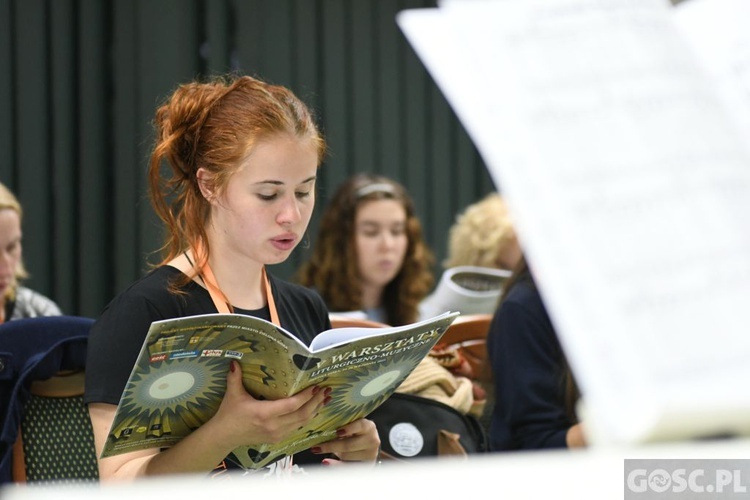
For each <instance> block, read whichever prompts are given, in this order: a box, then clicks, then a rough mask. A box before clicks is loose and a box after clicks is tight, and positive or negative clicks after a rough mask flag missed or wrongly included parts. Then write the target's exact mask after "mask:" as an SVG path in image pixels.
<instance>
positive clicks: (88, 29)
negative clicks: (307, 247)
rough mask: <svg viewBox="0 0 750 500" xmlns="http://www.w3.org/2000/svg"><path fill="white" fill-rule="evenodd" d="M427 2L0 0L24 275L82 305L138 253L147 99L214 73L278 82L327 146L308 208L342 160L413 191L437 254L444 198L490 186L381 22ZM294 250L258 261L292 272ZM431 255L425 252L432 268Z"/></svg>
mask: <svg viewBox="0 0 750 500" xmlns="http://www.w3.org/2000/svg"><path fill="white" fill-rule="evenodd" d="M434 4H435V3H434V0H433V1H428V0H357V1H352V0H0V150H1V151H3V154H2V155H0V181H2V182H3V183H5V184H6V185H8V186H9V187H10V188H11V189H13V190H14V191H15V192H16V194H17V195H18V196H19V198H20V199H21V202H22V204H23V205H24V209H25V220H24V227H23V229H24V255H25V260H26V264H27V267H28V268H29V269H30V271H31V273H32V279H31V280H30V281H29V282H28V284H29V286H31V287H32V288H35V289H37V290H39V291H41V292H43V293H46V294H48V295H50V296H51V297H52V298H54V299H55V300H56V301H57V302H58V303H59V304H60V305H61V306H62V307H63V309H64V310H65V312H67V313H70V314H82V315H89V316H96V315H98V314H99V312H100V311H101V309H102V308H103V307H104V306H105V305H106V303H107V302H108V301H109V300H110V299H111V297H112V296H114V294H115V293H117V292H118V291H119V290H121V289H122V288H124V287H125V286H127V285H128V284H129V283H130V282H131V281H133V280H134V279H136V278H138V277H139V276H140V275H142V273H143V272H144V271H145V270H146V269H147V262H149V260H151V261H153V260H154V256H153V252H154V251H155V250H156V249H157V248H158V247H159V245H160V243H161V229H160V227H159V225H158V223H157V220H156V219H155V217H154V215H153V213H152V211H151V207H150V206H149V203H148V200H147V197H146V188H145V171H146V159H147V156H148V153H149V150H150V145H151V141H152V136H151V126H150V120H151V118H152V116H153V112H154V110H155V107H156V105H157V104H158V103H159V102H160V101H161V100H162V99H163V98H164V97H165V96H166V95H167V94H168V93H169V92H170V91H171V89H173V88H174V87H175V86H176V85H177V84H179V83H182V82H185V81H188V80H190V79H192V78H195V77H201V76H205V75H210V74H216V73H223V72H226V71H239V72H242V73H245V74H250V75H254V76H258V77H261V78H263V79H266V80H269V81H272V82H274V83H279V84H282V85H286V86H289V87H290V88H292V89H293V90H294V91H295V92H296V93H297V94H298V95H300V96H301V97H302V98H303V99H304V100H305V101H306V102H307V103H308V104H309V105H310V106H311V107H312V108H313V109H314V110H315V111H316V114H317V116H318V119H319V122H320V124H321V126H322V128H323V130H324V133H325V134H326V137H327V139H328V142H329V145H330V149H331V154H330V156H329V158H328V159H327V160H326V162H325V165H324V166H323V167H322V169H321V182H320V189H319V198H318V200H319V201H318V208H317V209H316V216H314V218H313V222H312V225H311V229H310V234H311V236H312V237H314V234H315V230H316V228H317V213H319V212H320V209H321V208H322V205H323V204H325V203H326V201H327V196H329V195H330V193H331V192H332V191H333V190H334V189H335V187H336V186H337V185H338V184H339V183H340V182H341V181H342V180H343V179H345V178H346V177H348V176H349V175H351V174H353V173H355V172H358V171H373V172H379V173H382V174H385V175H388V176H390V177H393V178H394V179H396V180H398V181H400V182H402V183H403V184H405V185H406V186H407V188H408V189H409V190H410V192H411V193H412V194H413V196H414V198H415V201H416V204H417V209H418V212H419V214H420V216H421V218H422V220H423V222H424V225H425V230H426V234H427V237H428V239H429V242H430V244H431V246H432V248H433V250H434V251H435V253H436V254H437V256H438V258H439V259H442V258H443V257H444V255H445V246H446V231H447V229H448V227H449V226H450V224H451V223H452V222H453V219H454V216H455V214H456V213H457V212H458V211H460V210H462V209H463V208H464V207H465V206H466V205H468V204H469V203H471V202H473V201H475V200H477V199H479V198H480V197H481V196H483V195H484V194H486V193H487V192H489V191H491V190H492V189H494V186H493V185H492V182H491V180H490V177H489V175H488V174H487V171H486V168H485V166H484V164H483V162H482V160H481V158H480V157H479V156H478V154H477V152H476V150H475V149H474V147H473V145H472V143H471V141H470V139H469V138H468V136H467V135H466V133H465V131H464V129H463V127H462V126H461V124H460V123H459V122H458V121H457V119H456V117H455V115H454V113H453V112H452V110H451V109H450V107H449V106H448V104H447V103H446V101H445V99H444V98H443V96H442V94H441V93H440V91H439V90H438V89H437V87H436V86H435V85H434V83H433V81H432V79H431V78H430V76H429V75H428V74H427V72H426V71H425V70H424V67H423V66H422V64H421V63H420V61H419V60H418V59H417V57H416V55H415V54H414V52H413V51H412V49H411V48H410V47H409V45H408V43H407V42H406V39H405V38H404V36H403V34H402V33H401V32H400V31H399V29H398V27H397V25H396V24H395V15H396V13H397V12H398V11H400V10H402V9H407V8H418V7H431V6H434ZM305 256H306V254H305V252H304V250H302V249H299V250H297V251H296V252H295V254H294V255H293V256H292V258H291V259H290V260H289V261H288V262H287V263H285V264H282V265H279V266H276V267H275V268H274V269H273V272H274V273H276V274H278V275H280V276H282V277H290V276H291V273H292V272H293V271H294V269H295V268H296V266H297V265H298V264H299V262H300V261H301V260H302V259H304V258H305ZM436 271H439V267H436Z"/></svg>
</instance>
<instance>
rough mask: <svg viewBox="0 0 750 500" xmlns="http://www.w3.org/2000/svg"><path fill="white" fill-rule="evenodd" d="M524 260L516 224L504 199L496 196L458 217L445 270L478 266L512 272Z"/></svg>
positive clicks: (452, 228) (486, 197) (470, 208)
mask: <svg viewBox="0 0 750 500" xmlns="http://www.w3.org/2000/svg"><path fill="white" fill-rule="evenodd" d="M520 259H521V247H520V246H519V245H518V240H517V239H516V233H515V231H514V229H513V222H512V220H511V217H510V213H509V212H508V207H507V206H506V204H505V200H503V198H502V196H500V194H499V193H496V192H493V193H490V194H488V195H487V196H485V197H484V198H483V199H481V200H480V201H478V202H476V203H474V204H472V205H469V206H468V207H467V208H466V209H465V210H464V211H463V213H461V214H459V215H458V217H456V222H455V223H454V224H453V226H451V229H450V232H449V234H448V257H447V258H446V259H445V261H443V267H444V268H446V269H449V268H452V267H458V266H478V267H490V268H498V269H507V270H513V269H514V268H515V267H516V264H518V262H519V260H520Z"/></svg>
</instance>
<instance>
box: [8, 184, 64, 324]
mask: <svg viewBox="0 0 750 500" xmlns="http://www.w3.org/2000/svg"><path fill="white" fill-rule="evenodd" d="M22 218H23V210H22V209H21V204H20V203H19V202H18V199H16V197H15V195H14V194H13V193H12V192H11V191H10V190H9V189H8V188H7V187H5V185H3V184H0V301H2V303H1V304H0V323H4V322H6V321H10V320H14V319H21V318H31V317H34V316H59V315H61V314H62V312H61V311H60V308H59V307H58V306H57V304H55V303H54V302H53V301H52V300H50V299H49V298H47V297H45V296H44V295H42V294H40V293H38V292H35V291H34V290H31V289H29V288H26V287H24V286H21V285H20V282H21V281H22V280H23V279H25V278H27V277H28V273H27V272H26V269H25V268H24V265H23V251H22V248H21V238H22V232H21V221H22Z"/></svg>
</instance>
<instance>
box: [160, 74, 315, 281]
mask: <svg viewBox="0 0 750 500" xmlns="http://www.w3.org/2000/svg"><path fill="white" fill-rule="evenodd" d="M154 127H155V129H156V144H155V146H154V150H153V152H152V154H151V159H150V162H149V173H148V181H149V188H150V189H149V194H150V196H151V203H152V205H153V206H154V210H155V211H156V213H157V215H158V216H159V218H160V219H161V220H162V221H163V222H164V224H165V226H166V229H167V234H166V239H165V242H164V244H163V246H162V247H161V249H160V250H161V252H162V261H161V263H160V264H158V265H163V264H165V263H167V262H169V261H170V260H172V259H173V258H174V257H176V256H177V255H179V254H180V253H182V252H183V251H184V250H185V249H186V248H188V247H190V246H193V245H198V246H201V247H202V248H203V249H204V252H203V253H202V260H201V261H199V262H198V263H197V268H198V270H199V271H200V270H201V269H202V268H203V265H204V264H205V262H206V261H207V259H208V255H209V253H210V248H209V242H208V238H207V236H206V230H205V224H206V222H207V220H208V217H209V214H210V205H209V203H208V201H207V200H206V199H205V198H204V197H203V195H202V194H201V190H200V187H199V185H198V180H197V172H198V169H200V168H203V169H205V170H207V171H208V172H209V173H210V174H211V175H210V176H209V177H210V182H211V185H210V186H207V188H208V189H209V190H211V191H214V192H216V193H221V192H222V191H223V190H224V189H225V188H226V185H227V183H228V181H229V179H230V177H231V176H232V175H233V174H234V173H235V172H236V171H237V169H238V168H239V167H240V166H241V164H242V161H243V160H244V159H245V158H246V157H247V155H248V154H250V152H251V150H252V148H253V146H254V145H255V144H257V143H258V142H259V141H262V140H264V139H267V138H269V137H272V136H276V135H279V134H288V135H291V136H294V137H297V138H300V139H307V140H310V141H311V142H312V144H314V145H315V148H316V150H317V153H318V164H319V165H320V163H321V162H322V160H323V157H324V155H325V152H326V144H325V140H324V139H323V136H322V134H321V133H320V131H319V130H318V128H317V126H316V125H315V122H314V120H313V117H312V114H311V112H310V110H309V109H308V108H307V106H305V104H304V103H302V101H300V100H299V99H298V98H297V97H296V96H295V95H294V94H293V93H292V92H291V91H290V90H289V89H287V88H285V87H282V86H278V85H271V84H269V83H266V82H263V81H261V80H258V79H256V78H252V77H249V76H237V75H225V76H218V77H215V78H214V79H212V80H210V81H208V82H205V83H202V82H192V83H187V84H183V85H180V86H179V87H177V89H176V90H175V91H174V92H173V93H172V95H171V96H170V97H169V98H168V99H167V101H166V102H165V103H164V104H163V105H162V106H160V107H159V108H158V109H157V111H156V116H155V119H154ZM164 163H166V164H167V166H168V167H169V169H165V168H162V165H163V164H164ZM184 279H185V281H187V280H189V279H190V277H187V276H185V277H184Z"/></svg>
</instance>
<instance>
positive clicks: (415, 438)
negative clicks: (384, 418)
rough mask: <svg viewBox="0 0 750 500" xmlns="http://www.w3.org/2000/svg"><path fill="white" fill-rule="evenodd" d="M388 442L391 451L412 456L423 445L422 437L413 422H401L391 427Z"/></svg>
mask: <svg viewBox="0 0 750 500" xmlns="http://www.w3.org/2000/svg"><path fill="white" fill-rule="evenodd" d="M388 442H389V443H391V447H392V448H393V451H395V452H396V453H398V454H399V455H401V456H404V457H413V456H414V455H416V454H417V453H419V452H420V451H422V448H423V447H424V437H423V436H422V433H421V432H419V429H417V428H416V427H415V426H414V425H413V424H409V423H407V422H401V423H400V424H396V425H394V426H393V427H392V428H391V432H389V433H388Z"/></svg>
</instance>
